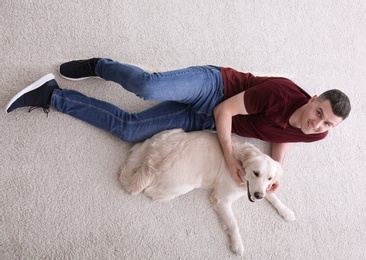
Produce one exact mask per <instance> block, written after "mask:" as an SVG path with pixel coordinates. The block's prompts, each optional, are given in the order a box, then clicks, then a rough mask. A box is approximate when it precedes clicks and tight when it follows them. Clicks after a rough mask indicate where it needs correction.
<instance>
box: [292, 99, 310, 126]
mask: <svg viewBox="0 0 366 260" xmlns="http://www.w3.org/2000/svg"><path fill="white" fill-rule="evenodd" d="M306 105H307V104H305V105H303V106H301V107H299V108H298V109H296V110H295V112H293V113H292V115H291V116H290V119H289V124H290V125H291V126H292V127H295V128H301V117H302V114H303V112H304V110H305V109H306Z"/></svg>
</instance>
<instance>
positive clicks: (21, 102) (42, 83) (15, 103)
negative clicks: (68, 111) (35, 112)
mask: <svg viewBox="0 0 366 260" xmlns="http://www.w3.org/2000/svg"><path fill="white" fill-rule="evenodd" d="M55 89H60V88H59V87H58V85H57V82H56V80H55V76H54V75H53V74H47V75H46V76H43V77H42V78H40V79H39V80H37V81H36V82H34V83H33V84H31V85H29V86H28V87H26V88H24V89H23V90H22V91H20V92H19V93H18V94H16V95H15V96H14V97H13V98H12V99H11V100H10V101H9V103H8V105H7V106H6V110H5V112H6V113H9V112H11V111H13V110H15V109H17V108H21V107H28V106H31V107H42V108H43V109H44V111H45V112H48V110H49V108H50V101H51V96H52V92H53V91H54V90H55Z"/></svg>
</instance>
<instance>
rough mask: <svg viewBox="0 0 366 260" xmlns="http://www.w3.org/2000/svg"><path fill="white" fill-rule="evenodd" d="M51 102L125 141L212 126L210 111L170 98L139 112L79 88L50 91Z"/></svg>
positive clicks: (63, 111)
mask: <svg viewBox="0 0 366 260" xmlns="http://www.w3.org/2000/svg"><path fill="white" fill-rule="evenodd" d="M51 106H53V107H55V108H56V109H57V110H58V111H60V112H62V113H65V114H68V115H71V116H73V117H75V118H78V119H80V120H82V121H84V122H87V123H89V124H92V125H94V126H96V127H98V128H101V129H104V130H106V131H108V132H110V133H111V134H113V135H115V136H117V137H119V138H121V139H122V140H124V141H129V142H138V141H142V140H145V139H146V138H150V137H151V136H153V135H154V134H156V133H158V132H161V131H163V130H168V129H174V128H183V129H184V130H185V131H194V130H203V129H210V128H213V127H214V119H213V115H212V114H210V115H207V114H203V113H197V112H196V111H195V110H193V109H192V108H191V107H190V106H189V105H186V104H182V103H179V102H174V101H166V102H162V103H160V104H158V105H156V106H154V107H152V108H150V109H147V110H145V111H143V112H141V113H127V112H125V111H123V110H122V109H120V108H118V107H116V106H114V105H112V104H110V103H107V102H104V101H100V100H97V99H93V98H90V97H87V96H85V95H83V94H81V93H79V92H76V91H73V90H67V89H65V90H60V89H58V90H55V91H54V92H53V94H52V98H51Z"/></svg>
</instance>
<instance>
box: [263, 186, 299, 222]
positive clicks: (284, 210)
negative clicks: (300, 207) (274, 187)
mask: <svg viewBox="0 0 366 260" xmlns="http://www.w3.org/2000/svg"><path fill="white" fill-rule="evenodd" d="M266 199H267V200H268V201H269V202H271V204H272V205H273V207H275V208H276V209H277V211H278V213H279V214H280V215H281V216H282V217H283V218H284V219H285V220H286V221H294V220H295V219H296V218H295V214H294V212H293V211H292V210H290V209H289V208H288V207H286V206H285V205H284V204H283V203H282V202H281V201H280V200H279V198H278V197H277V196H276V194H274V193H267V195H266Z"/></svg>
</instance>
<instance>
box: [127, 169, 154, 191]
mask: <svg viewBox="0 0 366 260" xmlns="http://www.w3.org/2000/svg"><path fill="white" fill-rule="evenodd" d="M153 180H154V175H153V174H151V172H150V170H149V167H147V165H142V166H141V167H139V168H138V169H135V171H134V172H133V174H132V175H131V176H130V177H129V178H128V179H127V180H126V179H123V180H122V175H121V182H122V183H126V184H127V185H125V189H126V191H127V192H129V193H131V194H132V195H136V194H139V193H141V192H143V191H144V190H145V189H146V188H147V187H149V186H150V184H151V183H152V182H153Z"/></svg>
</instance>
